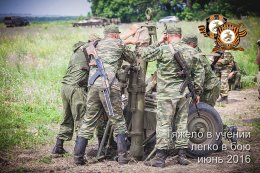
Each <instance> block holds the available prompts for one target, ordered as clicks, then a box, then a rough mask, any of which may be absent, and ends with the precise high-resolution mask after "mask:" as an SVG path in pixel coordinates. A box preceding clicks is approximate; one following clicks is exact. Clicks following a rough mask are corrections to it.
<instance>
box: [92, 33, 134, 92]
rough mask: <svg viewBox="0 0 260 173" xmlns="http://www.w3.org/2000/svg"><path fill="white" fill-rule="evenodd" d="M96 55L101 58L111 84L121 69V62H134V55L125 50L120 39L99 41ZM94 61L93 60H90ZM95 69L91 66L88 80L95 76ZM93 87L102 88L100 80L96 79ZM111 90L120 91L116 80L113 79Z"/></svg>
mask: <svg viewBox="0 0 260 173" xmlns="http://www.w3.org/2000/svg"><path fill="white" fill-rule="evenodd" d="M96 50H97V54H98V56H99V57H101V59H102V61H103V64H104V68H105V71H106V73H107V75H108V80H109V82H110V83H111V82H112V80H113V79H114V77H115V74H116V73H117V71H118V70H119V68H120V67H121V65H122V63H123V60H125V61H128V62H131V63H132V62H134V57H135V56H134V54H133V52H132V51H130V50H129V49H128V48H126V47H125V46H124V44H123V42H122V40H120V39H111V38H106V39H103V40H100V41H99V42H98V45H97V47H96ZM92 61H95V60H92ZM95 72H96V67H94V66H92V67H91V68H90V72H89V76H90V77H89V80H90V79H91V76H92V75H93V74H95ZM93 87H98V88H103V86H102V79H101V78H98V79H97V80H96V81H95V83H94V85H93ZM112 88H115V89H118V90H120V85H119V82H118V80H117V79H116V78H115V80H114V82H113V85H112Z"/></svg>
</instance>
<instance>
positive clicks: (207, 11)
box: [89, 0, 259, 22]
mask: <svg viewBox="0 0 260 173" xmlns="http://www.w3.org/2000/svg"><path fill="white" fill-rule="evenodd" d="M249 1H251V2H250V3H251V4H254V3H255V4H257V0H249ZM89 2H91V4H92V5H91V9H92V12H93V14H94V15H95V16H103V17H109V18H110V17H120V18H121V21H122V22H136V21H144V20H145V17H144V12H145V10H146V8H147V7H151V8H153V10H154V11H155V14H154V16H155V18H154V20H158V19H160V18H162V17H165V16H169V15H174V16H178V17H180V18H181V19H182V20H186V21H193V20H204V19H205V18H206V17H208V16H210V15H212V14H222V15H224V16H226V17H232V18H234V17H237V18H239V17H241V16H245V15H259V10H258V9H257V8H256V7H254V6H252V5H250V4H249V5H247V3H244V2H243V1H241V2H240V1H237V0H186V1H183V0H160V1H156V0H151V1H148V0H142V1H139V0H110V1H107V0H89Z"/></svg>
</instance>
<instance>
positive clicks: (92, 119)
mask: <svg viewBox="0 0 260 173" xmlns="http://www.w3.org/2000/svg"><path fill="white" fill-rule="evenodd" d="M110 100H111V103H112V107H113V111H114V114H115V115H114V116H113V117H108V118H109V119H110V121H111V124H112V125H113V126H114V136H115V137H116V136H117V135H118V134H125V133H127V130H126V124H125V119H124V116H123V110H122V108H121V95H120V91H119V90H115V89H113V88H112V89H111V92H110ZM102 108H104V109H105V111H106V113H107V114H108V109H107V105H106V101H105V97H104V94H103V91H102V90H101V89H99V88H96V87H90V88H89V91H88V98H87V113H86V114H85V115H84V117H83V120H82V125H81V127H80V130H79V132H78V136H80V137H83V138H86V139H91V138H92V137H93V133H94V130H95V128H96V126H97V125H98V124H99V123H98V120H99V118H100V115H99V114H98V112H99V110H100V109H102Z"/></svg>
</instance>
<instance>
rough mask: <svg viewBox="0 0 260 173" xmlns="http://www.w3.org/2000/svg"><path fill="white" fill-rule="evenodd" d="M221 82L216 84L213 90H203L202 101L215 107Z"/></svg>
mask: <svg viewBox="0 0 260 173" xmlns="http://www.w3.org/2000/svg"><path fill="white" fill-rule="evenodd" d="M219 92H220V84H218V85H215V86H214V87H213V88H212V89H211V90H203V92H202V94H201V95H200V101H201V102H204V103H207V104H209V105H210V106H212V107H214V106H215V104H216V101H217V99H218V97H219Z"/></svg>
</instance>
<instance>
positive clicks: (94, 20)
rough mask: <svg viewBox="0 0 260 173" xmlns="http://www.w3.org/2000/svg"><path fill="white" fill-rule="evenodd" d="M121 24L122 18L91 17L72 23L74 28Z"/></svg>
mask: <svg viewBox="0 0 260 173" xmlns="http://www.w3.org/2000/svg"><path fill="white" fill-rule="evenodd" d="M111 23H113V24H120V23H121V21H120V18H111V19H109V18H105V17H91V18H89V19H85V20H81V21H78V22H74V23H72V26H73V27H79V26H90V27H92V26H106V25H109V24H111Z"/></svg>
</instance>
